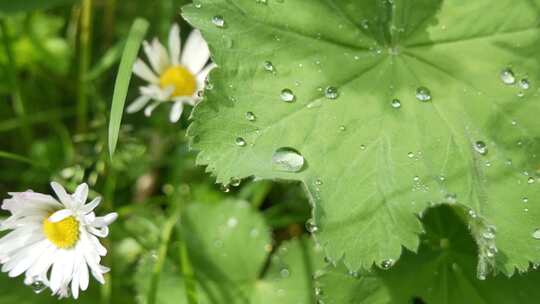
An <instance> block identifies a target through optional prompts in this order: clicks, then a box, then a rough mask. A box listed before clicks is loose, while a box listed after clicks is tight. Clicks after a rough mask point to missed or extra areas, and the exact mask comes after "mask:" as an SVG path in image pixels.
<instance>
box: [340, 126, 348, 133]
mask: <svg viewBox="0 0 540 304" xmlns="http://www.w3.org/2000/svg"><path fill="white" fill-rule="evenodd" d="M339 130H340V131H341V132H344V131H345V130H347V128H346V127H345V126H344V125H341V126H339Z"/></svg>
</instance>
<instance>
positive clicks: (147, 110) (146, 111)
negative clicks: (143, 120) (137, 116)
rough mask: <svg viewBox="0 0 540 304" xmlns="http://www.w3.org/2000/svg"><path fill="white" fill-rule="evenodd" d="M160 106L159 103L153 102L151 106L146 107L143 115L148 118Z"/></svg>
mask: <svg viewBox="0 0 540 304" xmlns="http://www.w3.org/2000/svg"><path fill="white" fill-rule="evenodd" d="M160 104H161V102H154V103H153V104H151V105H149V106H147V107H146V108H145V109H144V115H145V116H146V117H150V116H151V115H152V112H154V110H155V109H156V108H157V107H158V106H159V105H160Z"/></svg>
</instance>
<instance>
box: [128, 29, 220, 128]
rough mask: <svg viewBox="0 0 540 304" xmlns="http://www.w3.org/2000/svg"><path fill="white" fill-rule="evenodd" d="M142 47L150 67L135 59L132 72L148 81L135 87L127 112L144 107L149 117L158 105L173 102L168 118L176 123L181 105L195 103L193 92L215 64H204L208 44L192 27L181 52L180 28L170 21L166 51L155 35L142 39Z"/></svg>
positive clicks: (207, 55)
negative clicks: (136, 90)
mask: <svg viewBox="0 0 540 304" xmlns="http://www.w3.org/2000/svg"><path fill="white" fill-rule="evenodd" d="M143 48H144V52H145V53H146V56H147V57H148V61H149V62H150V66H151V67H152V68H151V69H150V68H149V67H148V65H146V63H144V61H143V60H142V59H137V61H136V62H135V65H134V66H133V73H135V75H137V76H139V77H140V78H141V79H143V80H145V81H148V83H149V84H148V85H147V86H142V87H140V88H139V90H140V93H141V96H139V97H138V98H137V99H135V101H133V103H131V104H130V105H129V106H128V107H127V112H128V113H134V112H137V111H139V110H141V109H143V108H144V114H145V115H146V116H150V115H151V114H152V111H154V109H155V108H156V107H157V106H158V105H160V104H162V103H166V102H173V104H172V107H171V112H170V115H169V119H170V121H171V122H177V121H178V120H179V119H180V116H181V115H182V111H183V108H184V105H185V104H188V105H195V103H196V102H197V101H199V100H200V97H199V96H198V95H197V92H198V91H200V90H203V88H204V80H205V78H206V76H207V75H208V73H209V72H210V70H211V69H212V68H214V67H215V64H213V63H210V64H208V65H207V64H206V63H207V62H208V60H209V59H210V51H209V49H208V45H207V44H206V41H204V39H203V37H202V35H201V32H199V31H198V30H193V31H192V32H191V33H190V34H189V37H188V39H187V42H186V46H185V47H184V49H183V51H182V52H181V51H180V50H181V41H180V27H179V26H178V25H177V24H174V25H173V26H172V28H171V31H170V33H169V50H168V51H167V49H166V48H165V47H164V46H163V45H162V44H161V43H160V42H159V40H158V39H157V38H154V40H152V43H148V42H147V41H145V42H144V43H143ZM151 101H152V102H151Z"/></svg>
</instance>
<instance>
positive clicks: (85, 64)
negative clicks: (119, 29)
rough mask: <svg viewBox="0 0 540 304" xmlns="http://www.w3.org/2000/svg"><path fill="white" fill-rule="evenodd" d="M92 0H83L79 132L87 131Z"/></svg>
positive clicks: (80, 47)
mask: <svg viewBox="0 0 540 304" xmlns="http://www.w3.org/2000/svg"><path fill="white" fill-rule="evenodd" d="M91 21H92V0H82V11H81V23H80V36H79V49H80V53H79V75H78V96H77V129H78V131H79V132H84V131H86V125H87V112H88V94H87V82H86V74H87V73H88V69H89V66H90V58H91V44H90V37H91V34H92V22H91Z"/></svg>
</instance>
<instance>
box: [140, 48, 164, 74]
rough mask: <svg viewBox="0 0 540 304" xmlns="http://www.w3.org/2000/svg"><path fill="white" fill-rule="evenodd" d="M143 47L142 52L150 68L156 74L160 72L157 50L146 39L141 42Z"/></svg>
mask: <svg viewBox="0 0 540 304" xmlns="http://www.w3.org/2000/svg"><path fill="white" fill-rule="evenodd" d="M143 49H144V53H145V54H146V57H147V58H148V61H150V65H151V66H152V69H153V70H154V72H155V73H156V74H158V75H160V74H161V72H162V70H161V67H160V65H159V61H160V58H159V51H158V50H156V49H154V47H153V45H151V44H150V43H148V41H144V42H143Z"/></svg>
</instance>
